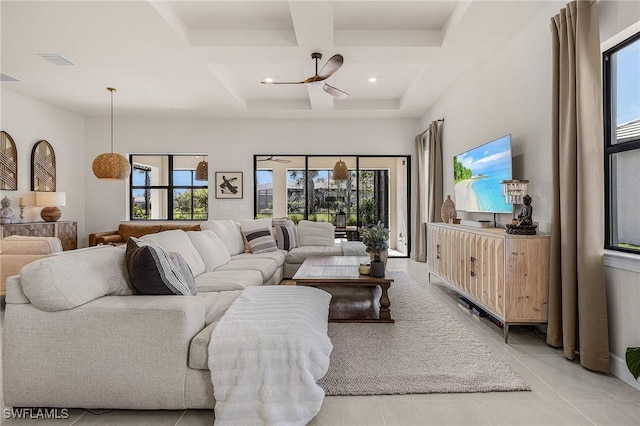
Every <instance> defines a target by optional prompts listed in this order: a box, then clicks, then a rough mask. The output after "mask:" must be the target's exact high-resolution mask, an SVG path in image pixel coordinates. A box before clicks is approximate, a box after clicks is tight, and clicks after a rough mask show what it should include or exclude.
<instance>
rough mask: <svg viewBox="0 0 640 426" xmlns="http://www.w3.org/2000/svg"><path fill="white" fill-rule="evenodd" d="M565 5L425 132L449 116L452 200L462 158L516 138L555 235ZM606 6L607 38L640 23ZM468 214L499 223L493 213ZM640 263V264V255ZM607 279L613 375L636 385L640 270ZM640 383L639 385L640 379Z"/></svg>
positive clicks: (434, 115)
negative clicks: (555, 102) (555, 105)
mask: <svg viewBox="0 0 640 426" xmlns="http://www.w3.org/2000/svg"><path fill="white" fill-rule="evenodd" d="M565 3H566V2H565V1H562V2H554V3H552V4H550V5H549V6H548V7H547V8H545V10H543V11H542V12H541V13H540V14H539V15H538V16H537V18H536V19H534V20H532V21H531V22H530V24H529V25H527V26H526V27H525V28H523V30H522V32H521V33H520V34H519V35H518V36H517V37H515V38H514V39H512V40H511V41H510V42H509V44H508V45H507V46H505V48H504V49H502V50H501V51H499V52H498V53H497V54H496V55H495V56H494V57H492V58H487V63H486V64H485V66H484V67H482V68H479V69H475V70H471V71H470V72H468V73H467V75H466V77H465V78H463V79H461V80H460V81H458V82H457V84H456V85H455V88H454V89H450V90H449V91H448V93H447V94H446V95H445V96H444V97H443V99H441V100H439V101H438V102H437V103H436V104H435V105H434V106H433V107H432V108H431V109H430V110H429V111H428V112H427V113H426V114H425V115H424V116H423V117H422V119H421V127H422V128H426V126H427V125H428V123H429V122H431V121H432V120H435V119H438V118H444V119H445V122H444V124H443V126H442V143H443V149H442V151H443V163H444V164H443V173H444V179H443V182H444V183H443V185H444V188H443V189H444V194H445V195H446V194H453V165H452V158H453V156H454V155H456V154H458V153H460V152H463V151H465V150H467V149H469V148H472V147H475V146H477V145H480V144H481V143H483V142H486V141H490V140H493V139H495V138H496V137H499V136H502V135H504V134H506V133H511V135H512V149H513V155H514V159H513V173H514V178H516V179H528V180H529V181H530V184H529V191H528V192H529V194H531V196H532V197H533V203H532V205H533V207H534V213H533V220H534V221H537V222H539V223H540V230H541V231H543V232H549V231H550V217H551V199H550V196H551V179H550V178H551V171H552V170H551V140H550V139H551V32H550V29H549V22H550V18H551V17H552V16H554V15H555V14H557V13H558V11H559V10H560V9H561V8H562V7H564V6H565ZM598 9H599V16H600V26H601V40H603V41H604V40H605V39H606V38H609V37H612V36H614V35H615V34H617V33H619V32H620V31H622V30H624V29H625V28H626V27H628V26H629V25H632V24H634V23H635V25H638V21H640V2H613V1H601V2H599V3H598ZM638 31H640V28H639V29H638ZM636 32H637V31H636ZM463 215H464V213H463ZM483 216H484V217H483ZM467 217H471V218H472V219H489V220H490V219H491V217H489V215H487V214H484V215H482V214H477V215H476V216H475V217H474V216H473V215H469V214H467ZM500 219H501V221H502V222H503V223H505V222H507V221H508V220H509V217H508V215H502V216H501V217H500ZM635 261H636V264H638V263H640V256H636V259H635ZM639 269H640V268H639ZM606 277H607V295H608V308H609V320H610V324H609V327H610V345H611V354H612V371H613V372H614V374H616V375H617V376H619V377H621V378H623V379H625V380H628V379H629V378H630V375H629V374H628V372H627V369H626V366H625V365H624V361H623V359H624V350H625V349H626V347H628V346H640V329H639V328H638V321H639V318H638V314H637V312H638V306H640V274H639V273H638V272H637V270H636V271H635V272H633V271H629V270H622V269H618V268H616V267H612V266H608V267H607V268H606ZM625 374H626V375H625ZM631 380H633V379H632V378H631ZM631 380H628V381H629V382H631ZM634 385H635V386H638V384H637V382H636V383H635V384H634Z"/></svg>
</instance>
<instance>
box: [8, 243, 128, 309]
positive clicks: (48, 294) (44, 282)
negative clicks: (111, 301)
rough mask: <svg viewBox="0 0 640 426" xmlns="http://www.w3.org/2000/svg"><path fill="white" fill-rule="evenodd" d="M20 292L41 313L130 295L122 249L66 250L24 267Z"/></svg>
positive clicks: (21, 274) (107, 247) (108, 247)
mask: <svg viewBox="0 0 640 426" xmlns="http://www.w3.org/2000/svg"><path fill="white" fill-rule="evenodd" d="M20 282H21V283H22V290H23V291H24V294H25V295H26V296H27V297H28V298H29V300H30V301H31V303H32V304H33V306H35V307H36V308H38V309H40V310H42V311H62V310H66V309H72V308H75V307H76V306H80V305H83V304H85V303H87V302H90V301H92V300H94V299H97V298H99V297H102V296H107V295H130V294H133V288H132V287H131V283H130V282H129V277H128V274H127V267H126V264H125V252H124V250H118V249H117V248H114V247H112V246H99V247H90V248H86V249H80V250H72V251H66V252H63V253H60V254H57V255H55V256H48V257H45V258H43V259H40V260H36V261H35V262H32V263H29V264H28V265H25V266H24V267H23V268H22V270H21V271H20Z"/></svg>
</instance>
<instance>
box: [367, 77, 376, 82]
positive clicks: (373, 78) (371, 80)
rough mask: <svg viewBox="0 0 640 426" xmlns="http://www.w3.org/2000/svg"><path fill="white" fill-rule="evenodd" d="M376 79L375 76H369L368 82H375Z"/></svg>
mask: <svg viewBox="0 0 640 426" xmlns="http://www.w3.org/2000/svg"><path fill="white" fill-rule="evenodd" d="M376 81H378V79H377V78H375V77H369V83H375V82H376Z"/></svg>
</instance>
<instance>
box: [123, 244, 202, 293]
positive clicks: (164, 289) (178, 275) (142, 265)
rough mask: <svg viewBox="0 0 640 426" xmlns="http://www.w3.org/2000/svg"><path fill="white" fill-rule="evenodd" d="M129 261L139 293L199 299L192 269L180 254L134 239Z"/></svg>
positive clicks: (128, 248) (134, 285) (132, 278)
mask: <svg viewBox="0 0 640 426" xmlns="http://www.w3.org/2000/svg"><path fill="white" fill-rule="evenodd" d="M126 262H127V271H128V272H129V279H130V280H131V284H132V285H133V287H134V288H135V289H136V290H137V292H138V293H139V294H153V295H163V294H167V295H181V296H195V295H196V294H197V293H198V290H197V288H196V283H195V280H194V279H193V274H192V273H191V269H190V268H189V265H188V264H187V261H186V260H184V258H183V257H182V256H181V255H180V254H179V253H175V252H169V251H166V250H165V249H163V248H162V247H160V246H157V245H155V244H149V243H147V242H145V241H142V240H139V239H137V238H135V237H130V238H129V240H127V254H126Z"/></svg>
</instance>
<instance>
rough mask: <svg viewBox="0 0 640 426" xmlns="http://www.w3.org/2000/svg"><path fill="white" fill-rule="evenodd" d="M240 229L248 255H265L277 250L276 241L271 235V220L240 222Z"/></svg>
mask: <svg viewBox="0 0 640 426" xmlns="http://www.w3.org/2000/svg"><path fill="white" fill-rule="evenodd" d="M240 229H241V230H242V236H243V237H244V238H245V240H246V242H247V245H248V246H249V250H247V252H250V253H266V252H269V251H276V250H278V245H277V244H276V239H275V238H273V234H272V233H271V218H267V219H257V220H241V221H240Z"/></svg>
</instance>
